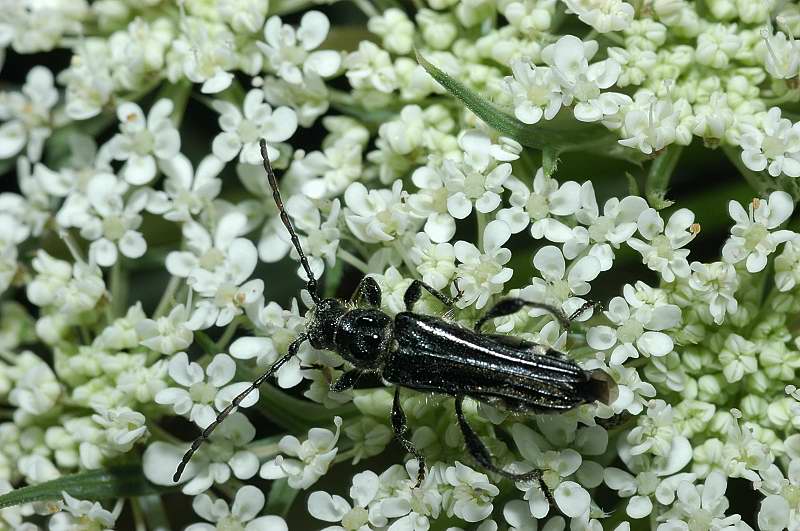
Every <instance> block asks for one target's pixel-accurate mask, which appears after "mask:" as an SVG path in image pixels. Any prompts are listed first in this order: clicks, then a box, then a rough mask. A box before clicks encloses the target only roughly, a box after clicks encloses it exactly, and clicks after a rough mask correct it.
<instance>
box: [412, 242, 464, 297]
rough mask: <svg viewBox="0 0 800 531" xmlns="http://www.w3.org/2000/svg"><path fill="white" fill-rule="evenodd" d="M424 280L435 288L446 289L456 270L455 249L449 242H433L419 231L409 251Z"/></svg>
mask: <svg viewBox="0 0 800 531" xmlns="http://www.w3.org/2000/svg"><path fill="white" fill-rule="evenodd" d="M408 257H409V259H410V260H411V261H412V262H413V263H414V264H416V266H417V272H418V273H419V274H420V275H422V280H423V282H425V283H426V284H428V285H429V286H431V287H432V288H434V289H444V288H445V287H446V286H447V285H448V284H449V283H450V279H452V278H453V275H454V274H455V272H456V264H455V257H456V255H455V250H454V248H453V246H452V245H451V244H449V243H433V242H431V240H430V238H428V236H427V235H426V234H423V233H417V235H416V236H415V237H414V246H413V247H411V249H410V250H409V252H408Z"/></svg>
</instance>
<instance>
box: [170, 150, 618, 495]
mask: <svg viewBox="0 0 800 531" xmlns="http://www.w3.org/2000/svg"><path fill="white" fill-rule="evenodd" d="M260 145H261V156H262V158H263V159H264V169H265V170H266V172H267V179H268V181H269V185H270V187H271V188H272V197H273V199H274V200H275V204H276V205H277V207H278V211H279V213H280V218H281V221H282V222H283V224H284V225H285V226H286V230H287V231H288V232H289V236H290V237H291V240H292V245H294V248H295V249H296V250H297V254H298V255H299V257H300V264H301V265H302V267H303V269H304V270H305V273H306V275H307V277H308V281H307V282H306V289H308V292H309V294H310V295H311V298H312V299H313V301H314V308H313V309H312V310H311V317H310V318H309V320H308V322H307V324H306V331H305V332H304V333H302V334H300V335H299V336H298V337H297V338H296V339H295V340H294V341H292V343H291V344H290V345H289V348H288V352H287V353H286V354H285V355H284V356H283V357H281V358H280V359H278V360H277V361H276V362H275V363H274V364H273V365H272V366H271V367H270V368H269V369H268V370H267V371H266V372H265V373H264V374H262V375H261V376H259V377H258V378H257V379H256V380H255V381H254V382H253V383H252V384H251V385H250V387H248V388H247V389H246V390H245V391H243V392H242V393H241V394H239V395H238V396H236V397H235V398H234V399H233V401H232V402H231V404H230V405H229V406H227V407H226V408H225V409H223V410H222V411H221V412H220V413H219V415H218V416H217V418H216V420H214V421H213V422H212V423H211V424H209V425H208V426H207V427H206V428H205V429H204V430H203V432H202V434H201V435H200V436H199V437H197V438H196V439H195V440H194V442H192V445H191V447H190V448H189V450H188V451H187V452H186V454H185V455H184V456H183V459H182V460H181V462H180V464H179V465H178V469H177V471H176V472H175V475H174V477H173V480H174V481H175V482H177V481H178V480H179V479H180V477H181V474H182V473H183V470H184V468H185V467H186V465H187V464H188V463H189V460H190V459H191V457H192V455H193V454H194V453H195V452H196V451H197V449H198V448H199V447H200V445H201V444H202V443H203V441H205V440H206V439H207V438H208V437H209V435H210V434H211V432H212V431H214V429H215V428H216V427H217V426H219V424H220V423H221V422H222V421H223V420H225V417H227V416H228V414H230V412H231V411H233V410H234V409H235V408H236V407H237V406H238V405H239V404H240V403H241V401H242V400H243V399H244V398H245V397H246V396H247V395H248V394H249V393H251V392H252V391H254V390H255V389H257V388H258V387H259V386H260V385H261V384H262V383H264V382H265V381H266V380H267V379H268V378H269V377H270V376H272V375H273V374H274V373H275V372H276V371H277V370H278V369H280V368H281V366H283V364H284V363H286V362H287V361H289V359H291V358H292V356H294V355H295V354H297V351H298V348H299V347H300V344H301V343H303V342H304V341H309V342H310V343H311V345H312V346H313V347H314V348H317V349H323V350H331V351H334V352H337V353H338V354H340V355H341V356H342V357H343V358H344V359H345V360H346V361H347V362H348V363H349V364H351V365H352V366H353V368H352V369H350V370H348V371H346V372H345V373H344V374H342V376H340V377H339V378H338V379H337V380H336V381H335V382H333V383H332V384H331V390H332V391H339V392H340V391H344V390H347V389H350V388H352V387H353V386H354V385H355V383H356V381H357V380H358V378H359V376H360V375H362V374H364V373H376V374H378V375H379V376H380V377H381V378H382V379H383V381H384V382H386V383H387V384H391V385H394V386H395V389H394V401H393V405H392V413H391V424H392V428H393V429H394V435H395V438H396V439H397V441H398V442H399V443H400V444H401V445H402V446H403V448H405V450H406V451H407V452H409V453H410V454H412V455H413V456H414V457H415V458H416V459H417V461H418V463H419V472H418V475H417V486H419V484H420V483H421V482H422V480H423V479H424V477H425V458H424V457H423V456H422V454H421V453H420V452H419V451H418V450H417V449H416V448H415V447H414V445H413V443H412V442H411V441H410V440H409V438H408V436H407V435H408V427H407V425H406V416H405V413H404V412H403V408H402V407H401V405H400V388H401V387H406V388H409V389H416V390H420V391H429V392H434V393H441V394H445V395H449V396H452V397H453V398H454V399H455V413H456V420H457V422H458V426H459V428H460V429H461V433H462V434H463V435H464V442H465V443H466V447H467V450H468V451H469V453H470V454H471V455H472V457H474V458H475V460H476V461H477V462H478V463H479V464H480V465H481V466H482V467H483V468H485V469H487V470H490V471H492V472H496V473H497V474H500V475H502V476H504V477H507V478H509V479H512V480H514V481H532V480H536V481H538V483H539V486H540V487H541V489H542V491H543V492H544V493H545V495H546V496H547V498H548V500H549V501H550V503H551V504H552V503H553V499H552V495H551V494H550V492H549V491H548V489H547V488H546V486H545V485H544V483H543V481H542V477H541V471H540V470H532V471H530V472H527V473H524V474H515V473H512V472H509V471H507V470H504V469H502V468H500V467H498V466H496V465H495V464H494V462H493V461H492V456H491V454H490V453H489V450H488V449H487V448H486V446H485V445H484V444H483V442H482V441H481V440H480V439H479V438H478V435H477V434H476V433H475V431H474V430H473V429H472V428H471V427H470V425H469V424H468V423H467V420H466V418H465V417H464V411H463V408H462V403H463V401H464V398H465V397H470V398H473V399H475V400H479V401H482V402H485V403H488V404H491V405H493V406H498V407H501V408H504V409H506V410H508V411H511V412H515V413H524V412H537V413H546V412H549V413H557V412H562V411H566V410H569V409H572V408H574V407H576V406H578V405H580V404H584V403H587V402H592V401H594V400H601V401H604V402H606V403H607V402H608V400H609V394H610V393H611V391H612V390H613V389H612V385H613V384H611V383H610V381H609V380H608V378H607V377H606V375H605V373H603V372H602V371H593V372H588V371H585V370H583V369H582V368H581V367H580V366H579V365H578V364H577V363H575V362H574V361H572V360H570V359H568V358H567V357H566V356H565V355H564V354H562V353H560V352H558V351H555V350H553V349H550V348H547V347H545V346H543V345H539V344H536V343H532V342H530V341H525V340H523V339H520V338H516V337H513V336H505V335H496V334H485V333H482V332H481V329H482V327H483V325H484V324H485V323H486V322H487V321H489V320H490V319H493V318H495V317H501V316H504V315H510V314H512V313H515V312H517V311H519V310H521V309H523V308H526V307H533V308H540V309H544V310H546V311H548V312H550V313H551V314H553V315H554V316H555V317H556V318H557V319H558V320H559V322H560V323H561V324H562V325H563V326H565V327H569V324H570V321H571V320H572V319H574V318H575V317H576V316H577V315H578V314H579V313H580V312H582V311H583V310H585V309H587V308H588V306H589V305H591V304H592V303H588V304H587V305H585V306H584V307H583V308H580V309H579V310H578V311H577V312H575V313H574V314H573V315H572V316H570V317H567V316H566V315H565V314H564V313H563V312H562V311H560V310H558V309H556V308H554V307H551V306H548V305H546V304H541V303H537V302H529V301H525V300H523V299H519V298H506V299H502V300H500V301H499V302H498V303H497V304H495V305H494V306H493V307H492V308H491V309H489V311H487V312H486V314H484V315H483V317H481V318H480V319H479V320H478V321H477V323H476V324H475V328H474V329H473V330H470V329H467V328H464V327H462V326H460V325H458V324H455V323H451V322H448V321H445V320H444V319H441V318H439V317H434V316H430V315H423V314H418V313H414V311H413V310H414V304H415V303H416V302H417V301H418V300H419V298H420V296H421V295H422V290H423V289H424V290H425V291H427V292H428V293H430V294H431V295H433V296H434V297H436V298H437V299H439V300H440V301H441V302H442V303H443V304H444V305H445V306H447V307H452V306H453V304H454V302H455V300H457V298H458V296H460V295H461V292H460V290H458V286H457V285H456V290H457V291H458V292H459V293H458V295H457V296H456V298H455V299H453V298H451V297H449V296H448V295H446V294H444V293H442V292H440V291H438V290H436V289H434V288H432V287H431V286H429V285H427V284H425V283H424V282H422V281H419V280H414V281H412V282H411V285H410V286H409V287H408V289H407V290H406V292H405V295H404V297H403V299H404V302H405V306H406V311H404V312H401V313H399V314H397V315H396V316H395V317H394V318H392V317H391V316H389V315H387V314H386V313H385V312H383V311H382V310H381V309H380V305H381V290H380V287H379V286H378V284H377V283H376V282H375V279H373V278H372V277H364V278H363V279H362V280H361V282H360V283H359V285H358V288H357V289H356V292H355V293H354V294H353V296H352V297H351V298H350V300H349V301H341V300H339V299H332V298H328V299H324V298H322V297H321V296H320V294H319V289H318V286H317V280H316V278H315V277H314V274H313V273H312V272H311V266H310V265H309V263H308V259H307V258H306V255H305V253H304V252H303V248H302V246H301V245H300V240H299V238H298V236H297V233H296V232H295V230H294V226H293V225H292V222H291V220H290V219H289V216H288V214H287V213H286V209H285V208H284V206H283V200H282V199H281V194H280V191H279V190H278V183H277V180H276V178H275V173H274V172H273V171H272V166H271V165H270V162H269V157H268V156H267V148H266V142H265V141H264V140H261V142H260Z"/></svg>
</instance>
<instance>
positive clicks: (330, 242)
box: [259, 195, 340, 278]
mask: <svg viewBox="0 0 800 531" xmlns="http://www.w3.org/2000/svg"><path fill="white" fill-rule="evenodd" d="M286 211H287V212H288V213H289V215H290V216H291V217H292V221H293V223H294V227H295V230H297V231H298V232H299V233H300V242H301V245H302V246H303V250H304V251H305V254H306V256H307V257H308V259H309V262H310V264H311V271H313V272H314V275H315V276H316V277H317V278H319V277H321V276H322V273H323V271H324V270H325V264H326V263H327V265H328V267H333V265H334V264H335V263H336V251H337V250H338V249H339V237H340V231H339V229H338V223H339V212H340V204H339V200H338V199H335V200H333V202H331V203H330V210H329V212H328V217H327V219H326V220H325V221H323V220H322V213H321V212H320V210H319V208H317V206H316V204H315V203H314V202H313V201H312V200H311V199H309V198H307V197H305V196H303V195H293V196H292V197H290V198H289V200H288V201H286ZM303 232H304V233H305V235H303V234H302V233H303ZM278 235H279V236H278V237H279V238H282V239H284V242H285V245H286V246H290V245H291V244H290V242H289V241H288V235H287V234H286V230H285V227H283V226H282V225H281V227H280V228H279V232H278ZM267 242H270V243H271V239H270V240H266V239H262V240H261V242H259V254H260V256H261V259H262V260H265V261H270V262H271V261H275V260H274V259H275V258H276V253H275V252H274V251H273V252H270V250H269V249H267V248H266V245H267V244H268V243H267ZM272 246H273V247H274V244H273V245H272ZM278 250H280V247H279V249H278ZM290 252H291V254H292V257H293V258H295V259H299V257H298V256H297V251H296V250H295V249H294V247H291V249H290ZM297 274H298V275H300V276H301V277H302V278H305V277H306V273H305V270H304V269H303V268H302V267H300V266H298V269H297Z"/></svg>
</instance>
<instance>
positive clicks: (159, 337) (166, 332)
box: [136, 304, 194, 354]
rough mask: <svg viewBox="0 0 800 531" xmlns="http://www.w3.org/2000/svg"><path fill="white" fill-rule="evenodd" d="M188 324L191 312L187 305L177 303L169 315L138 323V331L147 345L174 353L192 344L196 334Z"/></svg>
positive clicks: (164, 351) (166, 352)
mask: <svg viewBox="0 0 800 531" xmlns="http://www.w3.org/2000/svg"><path fill="white" fill-rule="evenodd" d="M188 324H189V312H188V310H187V308H186V306H184V305H183V304H176V305H175V306H174V307H173V308H172V310H170V312H169V315H164V316H162V317H159V318H158V319H155V320H154V319H145V320H143V321H141V322H139V323H137V324H136V333H137V334H138V335H139V337H140V338H141V340H140V342H141V344H142V345H144V346H145V347H147V348H149V349H152V350H154V351H156V352H160V353H161V354H173V353H175V352H178V351H179V350H183V349H185V348H187V347H188V346H189V345H191V344H192V341H193V340H194V334H192V330H191V329H190V328H189V327H188Z"/></svg>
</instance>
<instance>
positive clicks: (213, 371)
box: [206, 354, 236, 387]
mask: <svg viewBox="0 0 800 531" xmlns="http://www.w3.org/2000/svg"><path fill="white" fill-rule="evenodd" d="M206 374H207V375H208V383H210V384H211V385H213V386H214V387H222V386H223V385H225V384H226V383H228V382H230V381H231V380H232V379H233V376H234V374H236V362H235V361H233V359H231V357H230V356H228V355H227V354H217V355H216V356H214V359H213V360H212V361H211V363H209V364H208V367H206Z"/></svg>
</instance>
